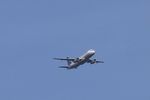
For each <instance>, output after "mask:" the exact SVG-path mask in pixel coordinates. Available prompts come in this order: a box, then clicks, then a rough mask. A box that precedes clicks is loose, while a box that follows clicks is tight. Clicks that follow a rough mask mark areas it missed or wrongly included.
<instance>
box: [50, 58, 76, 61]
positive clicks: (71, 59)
mask: <svg viewBox="0 0 150 100" xmlns="http://www.w3.org/2000/svg"><path fill="white" fill-rule="evenodd" d="M53 59H55V60H67V61H74V60H75V59H73V58H53Z"/></svg>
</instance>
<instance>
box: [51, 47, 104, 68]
mask: <svg viewBox="0 0 150 100" xmlns="http://www.w3.org/2000/svg"><path fill="white" fill-rule="evenodd" d="M95 53H96V51H95V50H93V49H90V50H88V51H87V52H86V53H85V54H84V55H82V56H80V57H78V58H69V57H67V58H53V59H55V60H64V61H67V64H68V65H67V66H59V68H66V69H76V68H78V67H79V66H80V65H83V64H84V63H90V64H96V63H104V61H97V60H96V59H90V58H91V57H92V56H93V55H94V54H95Z"/></svg>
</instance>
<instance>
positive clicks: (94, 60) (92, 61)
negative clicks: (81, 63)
mask: <svg viewBox="0 0 150 100" xmlns="http://www.w3.org/2000/svg"><path fill="white" fill-rule="evenodd" d="M87 63H90V64H95V63H104V61H97V60H96V59H93V60H91V59H89V61H87Z"/></svg>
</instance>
